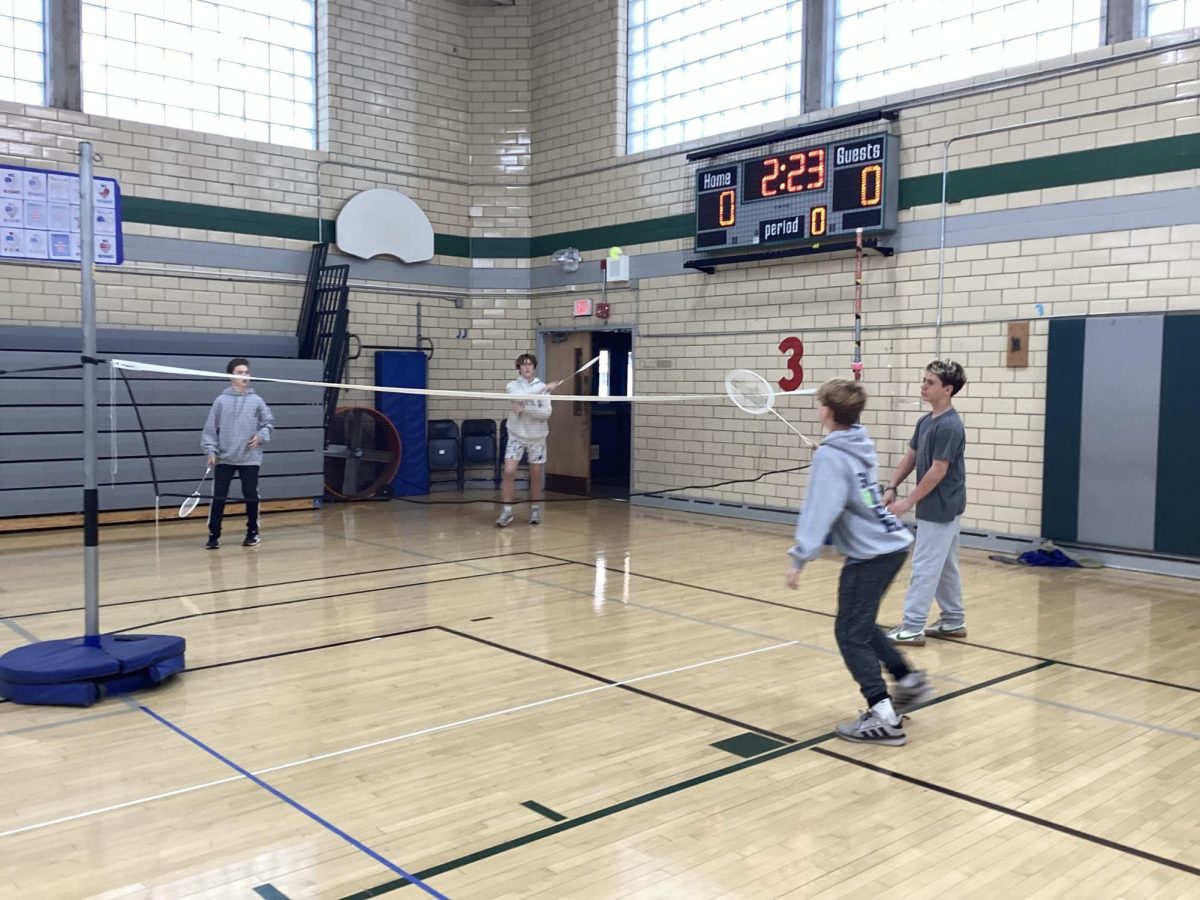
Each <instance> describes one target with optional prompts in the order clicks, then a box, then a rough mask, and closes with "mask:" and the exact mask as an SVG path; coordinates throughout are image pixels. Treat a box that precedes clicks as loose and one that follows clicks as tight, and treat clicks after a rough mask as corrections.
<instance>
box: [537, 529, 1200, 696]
mask: <svg viewBox="0 0 1200 900" xmlns="http://www.w3.org/2000/svg"><path fill="white" fill-rule="evenodd" d="M529 553H530V555H531V556H541V557H544V558H546V559H555V560H558V561H559V562H569V563H574V564H575V565H578V566H584V567H585V568H589V569H594V568H595V565H593V564H592V563H587V562H582V561H580V560H577V559H564V558H563V557H561V556H553V555H551V554H549V553H537V552H535V551H532V550H531V551H529ZM605 569H606V571H609V572H615V573H618V574H620V575H626V574H628V575H631V576H633V577H635V578H645V579H647V580H649V581H658V582H661V583H663V584H672V585H675V586H676V587H681V588H687V589H690V590H694V591H704V592H705V593H709V594H718V595H720V596H723V597H734V598H736V599H739V600H750V601H752V602H754V603H762V604H765V605H767V606H778V607H780V608H781V609H791V610H795V611H796V612H803V613H810V614H812V615H814V616H822V617H824V618H827V619H832V618H834V614H833V613H827V612H822V611H821V610H819V609H809V608H808V607H805V606H793V605H791V604H789V603H779V602H777V601H775V600H764V599H763V598H762V597H752V596H750V595H749V594H737V593H734V592H733V591H723V590H720V589H718V588H710V587H705V586H704V585H700V584H688V583H687V582H685V581H676V580H674V579H672V578H662V577H660V576H658V575H642V574H640V573H638V572H628V573H627V572H626V571H625V570H624V569H618V568H615V567H614V566H605ZM943 643H946V644H962V645H963V646H966V647H974V648H975V649H977V650H988V651H991V652H992V653H1003V654H1005V655H1006V656H1016V657H1019V658H1021V659H1036V660H1041V661H1042V662H1050V663H1054V664H1056V665H1059V666H1065V667H1066V668H1069V669H1082V670H1084V671H1087V672H1096V673H1097V674H1100V675H1111V676H1113V677H1114V678H1125V679H1128V680H1130V681H1140V682H1144V683H1146V684H1156V685H1159V686H1160V687H1168V688H1176V689H1177V690H1181V691H1191V692H1193V693H1200V687H1193V686H1192V685H1189V684H1179V683H1177V682H1174V681H1163V680H1161V679H1158V678H1148V677H1146V676H1144V675H1131V674H1130V673H1128V672H1118V671H1116V670H1115V669H1105V668H1102V667H1100V666H1089V665H1086V664H1084V663H1077V662H1071V661H1070V660H1066V659H1057V658H1055V657H1051V656H1039V655H1037V654H1036V653H1024V652H1022V651H1020V650H1008V649H1006V648H1004V647H993V646H990V645H988V644H978V643H975V642H974V641H967V640H960V639H958V638H953V639H946V640H945V641H944V642H943Z"/></svg>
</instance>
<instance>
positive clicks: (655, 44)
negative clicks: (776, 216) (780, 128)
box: [626, 0, 803, 153]
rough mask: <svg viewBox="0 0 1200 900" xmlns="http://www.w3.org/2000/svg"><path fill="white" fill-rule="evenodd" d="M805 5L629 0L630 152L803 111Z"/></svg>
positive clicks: (759, 0)
mask: <svg viewBox="0 0 1200 900" xmlns="http://www.w3.org/2000/svg"><path fill="white" fill-rule="evenodd" d="M802 7H803V2H802V0H737V2H734V0H702V2H698V0H629V48H628V61H629V93H628V101H627V115H628V120H627V123H626V125H627V130H626V149H627V150H628V152H630V153H637V152H639V151H642V150H651V149H655V148H657V147H665V146H668V145H670V144H678V143H681V142H683V141H689V140H693V139H695V138H701V137H711V136H712V135H715V134H721V133H723V132H727V131H735V130H737V129H739V128H745V127H747V126H751V125H760V124H762V123H764V122H773V121H778V120H780V119H785V118H787V117H788V116H794V115H797V114H799V113H800V111H801V101H802V97H801V68H802V57H803V53H802V51H803V43H802V37H801V31H800V26H801V10H802Z"/></svg>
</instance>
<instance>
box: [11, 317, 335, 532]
mask: <svg viewBox="0 0 1200 900" xmlns="http://www.w3.org/2000/svg"><path fill="white" fill-rule="evenodd" d="M81 345H82V344H81V339H80V332H79V329H78V328H55V327H35V326H30V327H23V326H3V327H0V371H5V370H13V369H25V368H32V367H37V366H55V365H73V364H75V363H78V362H79V356H80V347H81ZM295 352H296V340H295V338H292V337H284V336H275V335H246V334H241V335H239V334H188V333H180V332H148V331H135V330H132V329H131V330H124V329H101V330H100V332H99V333H98V336H97V353H98V355H99V356H100V357H101V358H103V359H109V358H112V357H119V358H122V359H130V360H135V361H138V362H148V363H157V364H159V365H166V366H179V367H181V368H189V369H203V370H206V371H218V372H223V371H224V370H225V363H226V362H227V361H228V360H229V359H230V358H231V357H235V356H244V357H246V358H247V359H249V360H250V364H251V371H252V373H253V374H254V375H256V376H259V377H268V378H289V379H296V380H302V381H320V380H321V378H322V377H323V363H322V362H321V361H320V360H309V359H295V358H290V357H294V356H295ZM97 374H98V376H99V384H98V389H97V399H98V408H97V411H96V422H97V434H96V437H95V440H96V445H95V446H96V451H97V454H98V458H99V461H98V463H97V472H96V478H97V485H98V487H99V499H100V509H102V510H116V509H141V508H151V507H153V506H154V496H155V492H154V487H153V482H152V479H151V474H150V462H149V459H148V458H147V455H146V443H145V442H144V441H143V436H142V432H141V429H139V427H138V421H137V416H136V415H135V410H134V406H133V403H132V402H131V400H130V395H129V390H127V389H126V385H125V383H123V382H122V380H121V378H120V376H119V375H117V376H116V378H115V388H116V390H115V394H114V393H112V392H111V388H110V385H111V384H112V383H113V382H112V381H110V375H111V374H113V373H112V370H111V369H110V368H109V367H108V366H100V367H98V368H97ZM125 376H126V378H127V379H128V387H129V389H130V390H132V393H133V398H134V399H135V400H136V401H137V410H138V411H139V412H140V413H141V418H142V425H143V426H144V428H145V432H146V434H145V441H147V442H148V443H149V447H150V454H151V456H152V457H153V459H154V466H155V472H156V474H157V478H158V490H159V492H160V494H161V495H163V497H164V499H163V500H162V501H161V502H162V505H163V506H167V507H169V506H172V505H178V503H179V502H181V501H182V499H183V496H166V495H187V494H190V493H191V492H192V491H193V490H195V488H196V484H197V482H198V481H199V480H200V478H201V476H202V475H203V474H204V455H203V453H202V452H201V450H200V430H201V428H202V427H203V425H204V420H205V417H206V416H207V415H208V410H209V407H210V406H211V405H212V401H213V398H214V397H216V395H217V394H218V393H220V392H221V391H222V390H223V389H224V388H225V387H226V386H228V382H227V381H217V380H216V379H209V378H188V377H180V376H172V375H161V374H157V373H149V372H132V371H126V372H125ZM254 389H255V390H256V391H257V392H258V393H259V394H261V395H262V397H263V398H264V399H265V400H266V401H267V403H268V404H270V406H271V410H272V412H273V413H274V414H275V434H274V437H273V439H272V440H271V441H270V443H268V444H267V445H266V447H265V451H266V455H265V458H264V460H263V467H262V476H261V478H260V480H259V494H260V496H261V497H262V498H263V499H264V500H283V499H297V498H304V499H312V498H316V497H320V496H321V495H322V494H323V493H324V474H323V473H324V457H323V453H322V450H323V446H324V429H323V425H322V422H323V419H322V413H323V402H324V392H323V390H322V389H321V388H310V387H301V386H297V385H284V384H270V383H262V382H260V383H257V384H255V385H254ZM82 397H83V385H82V379H81V374H80V370H79V369H69V370H65V371H59V372H40V373H30V374H27V375H8V376H0V517H12V516H36V515H48V514H62V513H78V512H81V511H82V508H83V439H84V435H83V433H82V432H83V410H82V407H81V403H82ZM110 402H112V403H113V409H114V410H115V418H116V429H115V439H116V458H117V471H116V474H115V475H114V474H112V465H111V459H112V456H113V453H112V443H113V433H112V430H111V428H110V421H111V418H112V416H111V415H110ZM211 486H212V481H211V479H210V480H209V483H208V486H207V488H206V494H207V493H211ZM232 494H233V499H235V500H236V499H237V498H238V497H240V491H239V486H238V485H237V484H236V483H235V484H234V485H233V489H232Z"/></svg>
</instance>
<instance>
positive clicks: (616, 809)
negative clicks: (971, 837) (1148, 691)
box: [342, 660, 1200, 900]
mask: <svg viewBox="0 0 1200 900" xmlns="http://www.w3.org/2000/svg"><path fill="white" fill-rule="evenodd" d="M1049 665H1055V663H1054V662H1052V661H1049V660H1045V661H1043V662H1042V663H1041V664H1039V665H1036V666H1029V667H1026V668H1024V669H1020V670H1018V671H1016V672H1011V673H1009V674H1008V675H1001V676H998V677H996V678H992V679H989V680H988V681H985V682H981V683H980V684H978V685H972V686H970V687H967V688H963V689H962V690H959V691H955V692H954V693H953V694H947V695H944V696H943V697H939V698H936V699H937V700H942V699H950V698H952V697H959V696H962V695H963V694H969V693H973V692H974V691H978V690H983V689H984V688H987V687H990V686H992V685H994V684H996V683H997V682H1001V681H1011V680H1013V679H1016V678H1020V677H1021V676H1023V675H1028V674H1030V673H1031V672H1036V671H1038V670H1039V669H1043V668H1046V666H1049ZM931 702H936V700H935V701H931ZM926 705H927V706H928V705H931V704H926ZM835 738H836V735H835V734H834V732H832V731H830V732H827V733H826V734H821V735H817V736H816V737H812V738H808V739H807V740H804V741H800V742H797V743H794V744H789V745H787V746H784V747H780V748H778V749H775V750H769V751H767V752H765V753H762V754H760V755H758V756H755V757H752V758H750V759H746V760H743V761H741V762H737V763H733V764H731V765H728V766H724V767H722V768H720V769H715V770H713V771H712V772H707V773H705V774H703V775H697V776H694V777H692V778H688V779H686V780H684V781H680V782H677V783H675V784H672V785H668V786H667V787H662V788H658V789H656V790H653V791H650V792H648V793H645V794H641V795H639V796H636V797H632V798H630V799H628V800H622V801H620V802H618V803H614V804H612V805H611V806H606V807H604V808H603V809H598V810H596V811H594V812H591V813H586V814H584V815H582V816H579V817H578V818H574V819H567V820H566V821H564V822H560V823H558V824H556V825H551V826H548V827H546V828H543V829H541V830H539V831H534V832H531V833H529V834H526V835H523V836H521V837H516V838H511V839H510V840H507V841H503V842H501V843H499V844H495V845H493V846H491V847H486V848H484V849H482V850H476V851H474V852H472V853H468V854H465V855H463V856H460V857H458V858H456V859H451V860H448V861H447V862H444V863H438V864H437V865H434V866H431V867H430V868H428V869H424V870H422V871H420V872H417V873H415V875H416V877H418V878H421V879H428V878H432V877H434V876H436V875H441V874H444V873H445V872H449V871H452V870H454V869H460V868H462V867H464V866H468V865H471V864H472V863H476V862H480V861H482V860H485V859H489V858H490V857H493V856H498V855H499V854H501V853H506V852H508V851H509V850H516V849H518V848H520V847H524V846H525V845H527V844H532V843H535V842H536V841H539V840H542V839H543V838H548V837H553V836H554V835H556V834H561V833H562V832H564V831H567V830H569V829H572V828H578V827H579V826H581V825H587V824H590V823H591V822H595V821H597V820H598V819H604V818H607V817H609V816H612V815H616V814H617V813H621V812H625V811H626V810H629V809H634V808H636V807H638V806H642V805H644V804H646V803H650V802H652V801H654V800H659V799H661V798H663V797H668V796H671V795H672V794H677V793H679V792H681V791H685V790H688V789H689V788H693V787H697V786H699V785H702V784H706V783H707V782H710V781H714V780H715V779H717V778H723V777H725V776H727V775H732V774H735V773H737V772H740V771H742V770H743V769H748V768H750V767H751V766H758V765H762V764H763V763H767V762H773V761H774V760H776V759H778V758H779V757H781V756H787V755H788V754H791V753H795V752H797V751H799V750H807V749H813V750H815V751H816V752H820V753H822V754H824V755H827V756H830V757H834V758H837V759H844V760H845V761H847V762H852V763H854V764H855V765H863V764H862V763H861V762H860V761H858V760H855V759H853V758H852V757H843V756H842V755H841V754H838V753H834V752H832V751H826V750H824V749H823V748H818V747H817V746H816V745H818V744H822V743H824V742H826V741H829V740H833V739H835ZM866 767H867V768H875V767H873V766H871V765H870V764H866ZM879 771H881V772H883V773H884V774H889V775H891V774H895V773H891V772H888V771H887V770H883V769H880V770H879ZM896 777H898V778H901V779H902V780H906V781H912V782H913V783H918V784H919V785H920V786H922V787H928V788H929V789H931V790H935V791H938V792H940V793H944V794H946V795H947V796H951V797H955V798H956V799H961V800H964V801H966V802H970V803H976V804H979V805H985V806H987V807H988V808H989V809H993V810H994V811H996V812H1000V813H1002V814H1007V815H1012V816H1014V817H1016V818H1020V819H1023V820H1026V821H1029V822H1030V823H1032V824H1036V825H1044V826H1046V827H1047V828H1052V829H1054V830H1058V831H1063V832H1065V833H1068V834H1073V835H1076V836H1078V837H1081V838H1083V839H1085V840H1089V841H1094V842H1095V843H1100V844H1103V845H1104V846H1107V847H1110V848H1112V849H1116V850H1118V851H1124V852H1128V853H1130V854H1132V855H1134V856H1138V857H1141V858H1144V859H1148V860H1152V861H1155V862H1162V863H1163V864H1164V865H1168V866H1171V867H1172V868H1184V870H1185V871H1189V872H1194V873H1196V874H1200V872H1198V871H1197V870H1195V869H1192V868H1191V867H1185V864H1183V863H1177V862H1175V861H1174V860H1169V859H1166V858H1164V857H1157V856H1154V855H1153V854H1148V853H1146V852H1145V851H1142V850H1138V849H1137V848H1134V847H1128V846H1126V845H1124V844H1117V843H1115V842H1111V841H1107V840H1106V839H1104V838H1097V837H1095V836H1092V835H1087V834H1086V833H1084V832H1077V831H1075V830H1074V829H1071V828H1068V827H1066V826H1062V825H1058V824H1057V823H1054V822H1050V821H1049V820H1045V819H1038V818H1037V817H1034V816H1030V815H1028V814H1025V813H1021V812H1019V811H1018V810H1012V809H1009V808H1007V807H1003V806H999V805H995V804H989V803H987V801H980V800H978V799H976V798H972V797H970V796H968V795H965V794H959V793H958V792H955V791H953V790H950V789H948V788H942V787H939V786H937V785H933V784H927V783H924V782H917V780H916V779H911V778H908V777H907V776H900V775H896ZM407 884H409V882H408V881H406V880H405V879H396V880H393V881H388V882H385V883H384V884H380V885H376V886H375V887H372V888H367V889H366V890H363V891H359V892H358V893H355V894H349V895H347V896H346V897H343V898H342V900H366V898H370V897H378V896H380V895H382V894H387V893H390V892H391V891H394V890H398V889H399V888H402V887H404V886H405V885H407Z"/></svg>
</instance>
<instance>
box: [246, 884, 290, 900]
mask: <svg viewBox="0 0 1200 900" xmlns="http://www.w3.org/2000/svg"><path fill="white" fill-rule="evenodd" d="M254 893H256V894H258V896H260V897H262V898H263V900H288V895H287V894H285V893H284V892H283V891H281V890H280V889H279V888H277V887H275V885H273V884H260V885H259V886H258V887H256V888H255V889H254Z"/></svg>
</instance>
